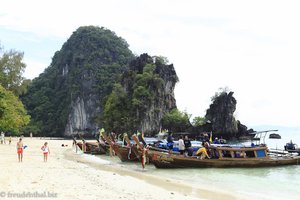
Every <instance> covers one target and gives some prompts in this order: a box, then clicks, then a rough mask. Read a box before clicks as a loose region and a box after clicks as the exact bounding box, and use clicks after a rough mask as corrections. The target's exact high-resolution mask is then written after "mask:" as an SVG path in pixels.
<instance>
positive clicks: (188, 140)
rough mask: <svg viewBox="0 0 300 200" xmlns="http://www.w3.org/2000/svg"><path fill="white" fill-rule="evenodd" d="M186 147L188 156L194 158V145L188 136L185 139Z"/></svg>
mask: <svg viewBox="0 0 300 200" xmlns="http://www.w3.org/2000/svg"><path fill="white" fill-rule="evenodd" d="M183 142H184V147H185V151H186V154H187V155H188V156H192V155H193V149H192V148H191V147H192V143H191V141H190V139H189V137H188V136H187V135H186V136H185V138H184V141H183Z"/></svg>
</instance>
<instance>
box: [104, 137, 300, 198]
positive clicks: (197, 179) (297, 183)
mask: <svg viewBox="0 0 300 200" xmlns="http://www.w3.org/2000/svg"><path fill="white" fill-rule="evenodd" d="M278 133H279V134H280V135H281V139H269V138H268V135H267V137H266V138H265V143H266V144H267V145H268V147H269V148H272V149H275V148H277V149H283V148H284V145H285V144H286V143H287V142H289V141H290V140H291V139H292V140H293V142H294V143H296V144H298V145H300V132H299V131H298V132H293V131H289V132H285V133H281V132H278ZM246 143H247V142H246ZM248 143H251V142H250V141H248ZM100 158H102V159H104V160H109V161H110V163H111V164H116V165H123V166H124V167H126V168H128V169H130V170H134V171H138V170H140V169H141V164H140V163H132V162H128V163H121V162H120V161H119V160H117V159H115V158H109V157H107V156H100ZM141 173H142V172H141ZM143 173H149V174H151V175H156V176H159V177H165V178H172V179H176V180H180V181H182V182H186V183H189V184H192V185H195V186H201V185H205V187H211V188H212V189H213V188H218V190H220V189H221V190H224V191H228V192H230V193H235V194H236V196H237V197H238V199H263V200H269V199H272V200H273V199H274V200H283V199H286V200H300V165H291V166H284V167H264V168H225V169H224V168H201V169H156V168H155V167H154V166H153V165H146V170H145V171H144V172H143Z"/></svg>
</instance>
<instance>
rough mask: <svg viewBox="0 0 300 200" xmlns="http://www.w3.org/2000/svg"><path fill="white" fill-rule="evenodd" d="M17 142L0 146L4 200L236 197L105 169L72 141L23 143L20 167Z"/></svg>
mask: <svg viewBox="0 0 300 200" xmlns="http://www.w3.org/2000/svg"><path fill="white" fill-rule="evenodd" d="M17 139H18V138H13V141H12V144H11V145H8V144H3V145H0V167H1V171H0V198H3V199H20V198H18V197H23V199H45V197H47V199H72V200H74V199H157V200H163V199H168V200H170V199H211V200H217V199H222V200H223V199H225V200H226V199H231V200H232V199H236V197H235V196H234V194H233V193H227V192H222V191H221V190H220V191H215V190H213V191H212V190H210V189H209V188H208V187H203V186H199V188H197V187H195V186H191V185H187V184H185V183H181V182H179V181H177V180H170V179H166V178H162V177H156V176H151V175H149V174H146V173H143V172H142V171H141V172H132V171H130V170H127V169H122V168H119V167H115V166H110V165H101V164H99V163H96V162H93V161H91V160H89V159H85V157H84V156H82V155H78V154H76V153H75V152H74V150H73V148H72V141H71V140H49V139H40V138H24V139H23V143H24V145H27V146H28V147H27V148H26V149H25V150H24V158H23V162H22V163H19V162H18V158H17V153H16V142H17ZM46 141H47V142H48V144H49V148H50V151H51V153H50V155H49V159H48V162H46V163H45V162H43V155H42V151H41V146H42V145H43V144H44V142H46ZM62 144H67V145H68V147H62V146H61V145H62ZM18 195H19V196H18ZM22 195H23V196H22ZM30 195H31V197H30Z"/></svg>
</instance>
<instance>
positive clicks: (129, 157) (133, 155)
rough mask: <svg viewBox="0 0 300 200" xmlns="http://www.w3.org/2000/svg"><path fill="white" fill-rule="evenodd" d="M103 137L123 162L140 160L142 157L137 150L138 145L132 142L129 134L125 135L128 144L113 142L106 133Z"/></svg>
mask: <svg viewBox="0 0 300 200" xmlns="http://www.w3.org/2000/svg"><path fill="white" fill-rule="evenodd" d="M103 137H104V139H105V141H107V142H108V144H109V145H110V146H111V148H112V149H113V150H114V152H115V154H116V155H117V156H118V157H119V158H120V160H121V161H122V162H126V161H138V160H139V159H140V154H139V153H138V151H137V148H136V145H134V144H131V142H130V140H129V138H128V136H127V135H124V138H125V141H126V142H127V146H124V145H120V144H118V143H115V142H113V141H112V139H111V138H109V137H108V136H106V135H105V134H103Z"/></svg>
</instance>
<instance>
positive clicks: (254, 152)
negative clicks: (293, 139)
mask: <svg viewBox="0 0 300 200" xmlns="http://www.w3.org/2000/svg"><path fill="white" fill-rule="evenodd" d="M209 151H210V152H211V153H212V154H211V155H213V156H212V157H211V158H210V159H200V157H199V156H192V157H184V156H181V155H169V154H166V153H161V152H155V153H153V155H152V159H151V161H152V163H153V164H154V165H155V167H157V168H205V167H219V168H229V167H271V166H284V165H298V164H300V156H294V155H291V154H285V155H271V154H268V148H267V147H266V146H256V147H229V146H226V147H224V146H210V147H209Z"/></svg>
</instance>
